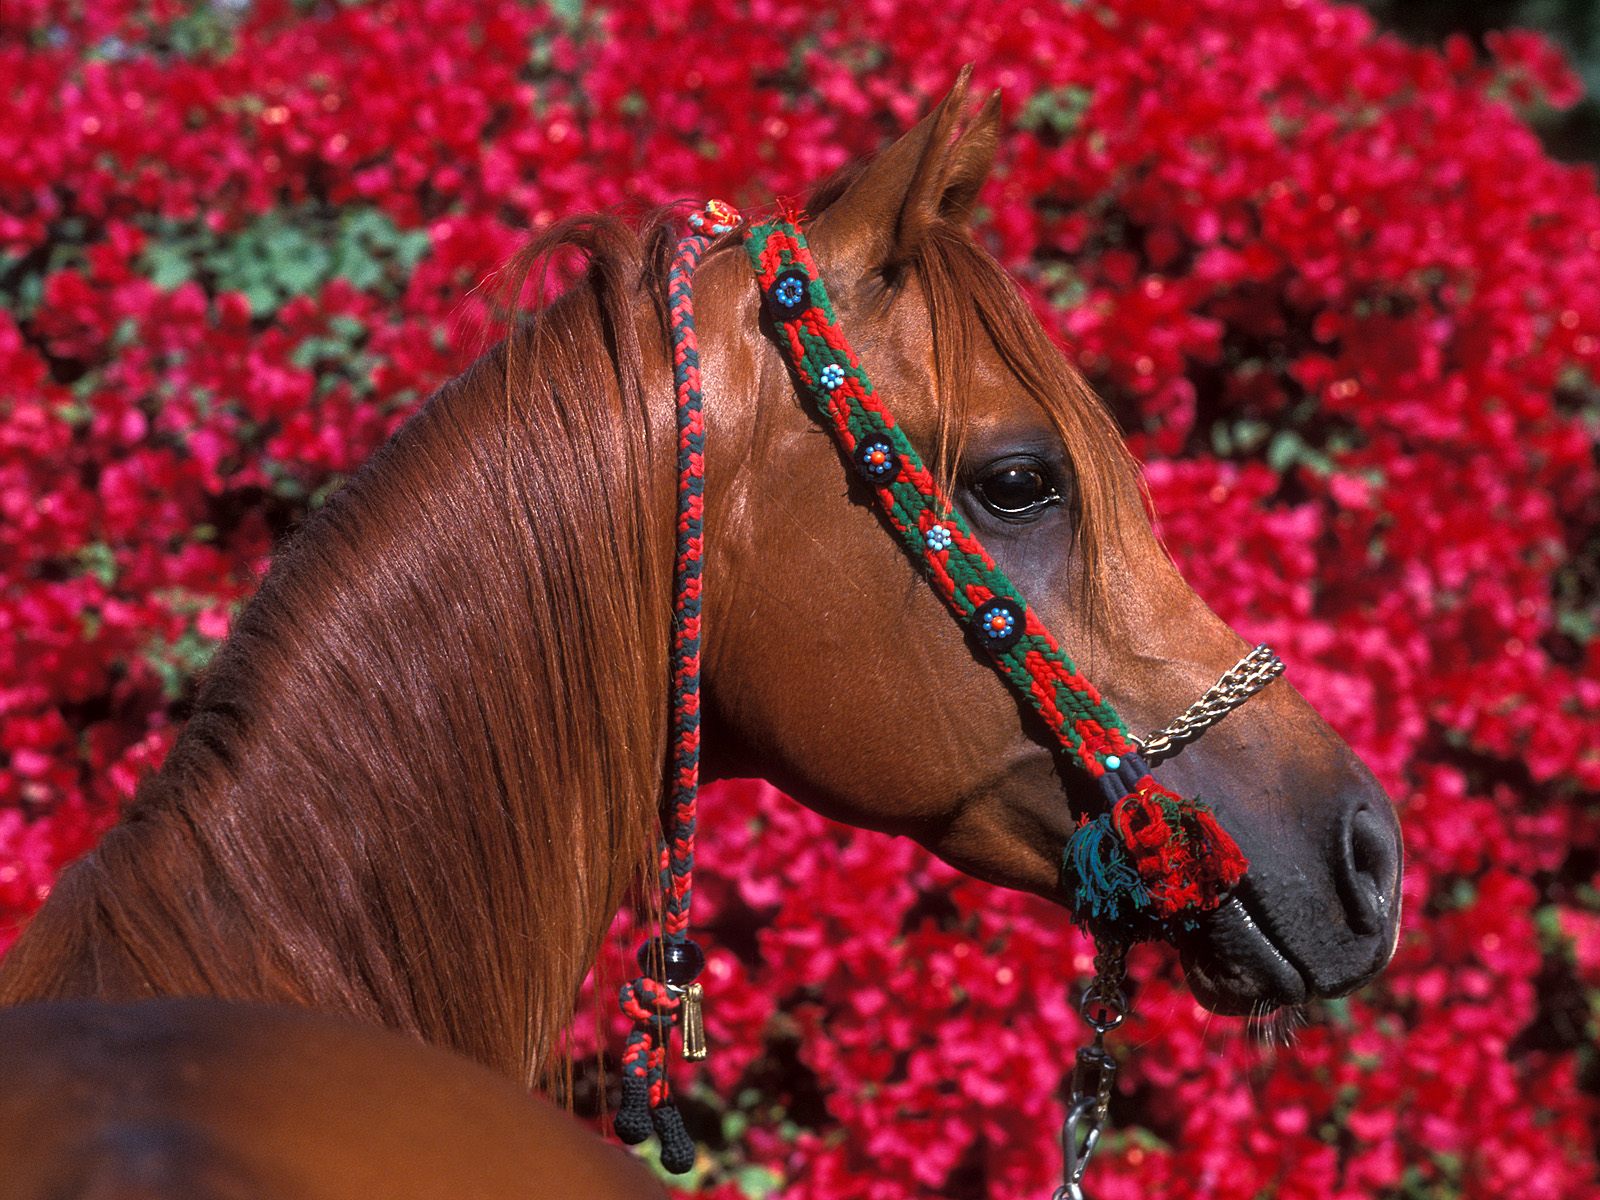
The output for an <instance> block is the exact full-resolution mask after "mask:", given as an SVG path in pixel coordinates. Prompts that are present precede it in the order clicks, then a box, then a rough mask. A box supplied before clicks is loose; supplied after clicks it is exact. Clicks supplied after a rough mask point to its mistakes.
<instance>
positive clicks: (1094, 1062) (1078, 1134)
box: [1051, 942, 1128, 1200]
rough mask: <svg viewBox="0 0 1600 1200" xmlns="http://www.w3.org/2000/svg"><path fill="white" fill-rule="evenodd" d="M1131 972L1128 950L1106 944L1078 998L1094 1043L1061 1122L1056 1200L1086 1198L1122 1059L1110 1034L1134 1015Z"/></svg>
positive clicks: (1076, 1068)
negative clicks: (1127, 986) (1128, 983)
mask: <svg viewBox="0 0 1600 1200" xmlns="http://www.w3.org/2000/svg"><path fill="white" fill-rule="evenodd" d="M1127 974H1128V948H1127V947H1126V946H1124V945H1122V944H1121V943H1118V942H1105V943H1103V944H1102V945H1101V946H1100V947H1099V948H1098V949H1097V951H1096V953H1095V956H1094V981H1093V982H1092V983H1090V984H1089V986H1088V987H1087V988H1085V989H1084V993H1083V996H1082V997H1081V998H1080V999H1079V1001H1078V1015H1079V1016H1080V1017H1082V1018H1083V1021H1084V1024H1086V1025H1088V1026H1089V1028H1090V1029H1092V1030H1094V1041H1093V1042H1091V1043H1090V1044H1089V1045H1087V1046H1083V1047H1080V1048H1079V1050H1078V1058H1077V1061H1076V1062H1075V1063H1074V1064H1073V1068H1072V1093H1071V1095H1070V1096H1069V1097H1068V1100H1067V1119H1066V1120H1065V1121H1063V1122H1062V1124H1061V1186H1060V1187H1059V1188H1057V1189H1056V1191H1055V1194H1054V1195H1053V1196H1052V1197H1051V1200H1085V1197H1084V1194H1083V1173H1084V1171H1085V1170H1086V1169H1087V1168H1088V1166H1089V1160H1090V1158H1092V1157H1093V1156H1094V1150H1095V1147H1096V1146H1097V1145H1099V1144H1100V1134H1101V1132H1102V1131H1103V1130H1104V1129H1105V1128H1106V1126H1107V1125H1108V1124H1109V1123H1110V1122H1109V1114H1110V1109H1111V1091H1112V1088H1113V1087H1114V1086H1115V1084H1116V1081H1117V1060H1116V1059H1115V1058H1113V1057H1112V1056H1111V1051H1109V1050H1107V1049H1106V1034H1108V1033H1110V1032H1111V1031H1112V1030H1113V1029H1115V1028H1116V1027H1117V1026H1118V1025H1121V1024H1122V1022H1123V1021H1125V1020H1127V1017H1128V997H1127V995H1126V994H1125V993H1124V992H1123V990H1122V981H1123V980H1124V979H1125V978H1126V977H1127Z"/></svg>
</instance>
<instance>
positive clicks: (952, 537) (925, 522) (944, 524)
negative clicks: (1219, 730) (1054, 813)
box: [745, 214, 1248, 940]
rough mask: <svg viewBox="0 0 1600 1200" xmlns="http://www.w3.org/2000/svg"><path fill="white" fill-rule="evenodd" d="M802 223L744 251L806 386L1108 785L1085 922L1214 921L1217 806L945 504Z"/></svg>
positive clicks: (978, 632)
mask: <svg viewBox="0 0 1600 1200" xmlns="http://www.w3.org/2000/svg"><path fill="white" fill-rule="evenodd" d="M792 216H793V214H786V215H785V218H782V219H779V220H775V221H770V222H768V223H766V224H762V225H756V226H753V227H751V228H750V229H749V230H748V231H747V232H746V234H745V249H746V251H747V252H748V254H749V257H750V262H751V265H752V266H753V267H754V268H755V272H756V278H757V280H758V282H759V285H760V288H761V294H762V297H763V299H764V301H765V303H766V307H767V311H768V313H769V314H770V315H771V318H772V322H773V325H774V327H775V329H776V332H777V340H778V343H779V345H780V346H781V347H782V349H783V352H784V356H785V357H786V358H787V360H788V362H789V365H790V367H791V368H792V369H793V372H794V375H795V378H796V379H797V380H798V381H799V384H800V386H801V388H802V389H803V391H804V393H805V395H806V396H807V397H808V398H809V399H810V400H811V402H812V403H813V404H814V405H815V406H816V409H817V412H818V414H819V416H820V417H821V418H822V420H823V423H824V424H825V425H826V426H827V428H828V429H829V430H830V432H831V433H832V434H833V436H834V439H835V441H836V442H837V443H838V446H839V450H840V452H841V453H842V454H843V455H844V457H845V460H846V461H847V462H848V463H849V465H850V467H851V468H852V469H853V470H854V471H855V472H856V473H857V474H858V475H859V476H860V477H861V479H862V481H863V482H864V483H865V484H866V485H867V487H868V488H869V489H870V490H871V492H872V495H873V497H874V498H875V499H876V501H877V504H878V507H879V509H880V510H881V512H882V513H883V515H884V517H885V518H886V520H887V521H888V523H889V526H890V528H891V529H893V531H894V532H895V534H896V535H897V536H898V538H899V540H900V542H901V544H902V546H903V547H904V548H905V550H906V552H907V553H908V554H910V555H911V557H912V558H913V559H914V560H915V561H916V562H917V563H918V564H919V565H920V566H921V567H922V570H923V573H924V575H925V576H926V577H927V580H928V582H929V584H930V585H931V586H932V587H933V590H934V591H935V592H936V593H938V595H939V598H940V599H941V600H943V601H944V603H945V605H946V607H948V608H949V610H950V612H951V613H952V614H953V615H954V616H955V618H956V620H957V621H959V622H960V623H961V624H962V626H963V627H964V628H965V629H966V630H967V631H968V633H969V635H970V636H971V637H972V639H973V640H974V641H975V642H977V643H978V644H979V645H980V646H982V647H983V648H984V650H985V651H987V653H988V656H989V659H990V661H991V662H992V663H993V664H994V667H995V669H996V670H997V671H998V672H999V673H1000V675H1001V677H1002V678H1003V679H1005V681H1006V682H1007V683H1008V684H1009V685H1010V686H1011V688H1012V690H1013V691H1014V692H1016V693H1017V695H1018V696H1019V697H1021V699H1022V700H1023V701H1025V702H1026V703H1027V704H1028V705H1029V706H1030V707H1032V708H1033V710H1034V711H1035V712H1037V713H1038V714H1039V716H1040V717H1041V718H1042V719H1043V721H1044V723H1045V724H1046V725H1047V726H1048V727H1049V729H1050V730H1051V732H1052V733H1053V734H1054V735H1055V737H1056V738H1057V740H1058V741H1059V742H1060V744H1061V748H1062V751H1063V752H1064V753H1065V755H1066V756H1067V758H1068V760H1069V761H1071V762H1072V763H1073V764H1074V765H1075V766H1077V767H1078V768H1079V769H1081V770H1083V771H1085V772H1087V773H1088V774H1089V775H1090V776H1092V777H1093V778H1095V779H1096V780H1097V781H1098V782H1099V784H1100V790H1101V793H1102V795H1103V797H1104V801H1105V804H1104V808H1103V810H1102V811H1101V812H1099V813H1096V814H1084V815H1083V816H1082V818H1081V819H1080V823H1079V826H1078V829H1077V831H1076V832H1075V833H1074V835H1073V837H1072V839H1071V840H1070V841H1069V843H1068V845H1067V847H1066V851H1065V854H1064V856H1063V862H1062V877H1063V884H1064V886H1065V887H1066V889H1067V891H1068V894H1069V896H1070V897H1071V898H1072V901H1073V907H1074V912H1075V915H1076V917H1077V919H1078V920H1079V921H1080V922H1081V923H1083V924H1084V925H1085V926H1086V927H1089V928H1095V927H1097V926H1098V927H1101V928H1103V929H1104V928H1106V927H1107V926H1108V925H1109V924H1112V923H1114V924H1115V926H1116V930H1117V932H1118V934H1119V936H1120V937H1121V938H1122V939H1124V940H1130V939H1134V938H1141V937H1145V938H1148V937H1153V936H1157V935H1158V934H1159V933H1160V932H1161V931H1162V928H1163V925H1164V924H1165V923H1167V922H1170V921H1172V920H1174V919H1178V920H1179V921H1184V922H1186V921H1189V920H1192V918H1193V916H1194V915H1196V914H1198V913H1201V912H1204V911H1206V910H1208V909H1213V908H1216V907H1217V906H1218V905H1220V904H1221V903H1222V902H1223V899H1224V897H1225V896H1226V893H1227V892H1228V891H1229V889H1231V888H1232V887H1233V886H1234V885H1235V884H1237V883H1238V881H1239V880H1240V879H1242V878H1243V876H1244V872H1245V869H1246V867H1247V865H1248V864H1247V863H1246V861H1245V858H1244V855H1243V854H1242V853H1241V852H1240V851H1239V848H1238V846H1237V845H1236V844H1235V843H1234V841H1233V839H1232V838H1231V837H1230V836H1229V835H1228V834H1227V832H1226V831H1225V830H1223V828H1222V827H1221V825H1219V824H1218V823H1217V821H1216V819H1215V817H1214V816H1213V815H1212V813H1211V811H1210V809H1209V807H1208V806H1207V805H1205V804H1204V803H1203V802H1202V801H1200V800H1195V799H1187V798H1184V797H1181V796H1178V795H1177V794H1175V793H1173V792H1171V791H1168V790H1167V789H1166V788H1164V787H1162V786H1161V785H1160V784H1159V783H1157V782H1156V780H1155V779H1154V778H1153V777H1152V776H1151V774H1150V772H1149V769H1148V767H1147V766H1146V764H1145V761H1144V759H1143V757H1142V756H1141V754H1140V747H1139V744H1138V743H1137V742H1136V741H1135V740H1134V738H1133V737H1132V735H1131V734H1130V733H1129V731H1128V727H1127V725H1126V724H1125V723H1124V722H1123V720H1122V718H1121V717H1120V716H1118V715H1117V712H1116V710H1115V709H1114V708H1113V707H1112V706H1111V704H1110V703H1109V702H1107V701H1106V700H1105V699H1104V698H1103V697H1102V696H1101V695H1100V692H1099V690H1098V689H1097V688H1096V687H1095V686H1094V684H1093V683H1091V682H1090V681H1089V680H1088V679H1087V678H1085V677H1084V676H1083V674H1082V673H1081V672H1080V671H1079V670H1078V668H1077V667H1076V665H1075V664H1074V663H1073V661H1072V659H1071V658H1070V657H1068V655H1067V654H1066V652H1065V651H1064V650H1062V648H1061V646H1060V644H1059V643H1058V642H1057V641H1056V639H1055V638H1054V637H1053V636H1051V633H1050V631H1049V630H1048V629H1046V628H1045V626H1044V624H1043V622H1041V621H1040V620H1039V618H1038V617H1037V616H1036V615H1035V613H1034V612H1033V610H1032V609H1031V608H1030V607H1029V606H1028V604H1027V602H1026V601H1025V600H1024V599H1023V597H1022V594H1021V593H1020V592H1019V591H1018V590H1017V588H1016V586H1015V585H1014V584H1013V583H1012V582H1011V581H1010V580H1009V579H1008V578H1007V577H1006V575H1005V573H1004V572H1002V571H1001V570H1000V569H999V567H997V566H996V565H995V562H994V560H993V559H992V558H991V557H990V556H989V554H988V552H987V551H986V550H985V549H984V548H983V545H982V543H981V542H979V540H978V538H977V535H976V534H974V533H973V532H972V530H971V528H970V527H969V526H968V525H967V522H966V520H965V519H964V518H963V517H962V515H961V513H960V512H959V511H958V510H957V509H956V507H955V506H954V505H953V504H952V503H951V502H950V500H949V498H948V497H946V496H945V495H944V493H943V491H942V490H941V489H940V487H939V485H938V483H937V482H936V480H935V479H934V477H933V475H932V474H931V473H930V472H929V470H928V468H927V466H926V465H925V464H924V463H923V461H922V458H921V456H920V455H919V454H918V453H917V450H916V448H915V447H914V446H913V445H912V444H911V441H910V439H909V438H907V437H906V435H905V433H904V432H903V431H902V430H901V429H900V427H899V426H898V425H897V424H896V423H895V420H894V417H893V416H892V415H891V414H890V412H889V410H888V408H887V407H886V406H885V404H884V403H883V402H882V400H881V399H880V398H879V396H878V395H877V394H876V392H875V391H874V389H873V386H872V381H871V380H870V379H869V378H868V377H867V373H866V371H865V369H864V368H863V367H862V365H861V362H860V360H859V359H858V358H857V357H856V353H855V351H854V349H852V347H851V345H850V342H849V340H848V339H847V338H846V337H845V334H844V330H843V329H842V328H841V327H840V325H839V320H838V316H837V314H836V313H835V312H834V308H833V305H832V303H831V301H830V300H829V298H828V292H827V289H826V288H825V287H824V286H823V282H822V278H821V275H820V274H819V272H818V270H817V265H816V262H815V260H814V259H813V258H812V256H811V251H810V248H809V247H808V246H807V245H806V239H805V235H804V233H802V232H801V229H800V226H799V223H798V220H797V219H788V218H790V217H792Z"/></svg>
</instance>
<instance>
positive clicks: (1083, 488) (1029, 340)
mask: <svg viewBox="0 0 1600 1200" xmlns="http://www.w3.org/2000/svg"><path fill="white" fill-rule="evenodd" d="M870 163H871V160H868V159H863V160H858V161H855V162H852V163H849V164H847V165H846V166H844V167H843V168H841V169H840V170H839V171H837V172H835V173H834V174H833V175H832V176H830V177H829V178H828V179H826V180H824V181H823V182H821V183H820V184H818V185H817V186H816V188H815V189H813V191H812V192H811V194H810V196H809V197H808V199H807V202H806V212H807V214H808V215H810V216H813V217H815V216H820V215H821V214H822V213H824V212H826V211H827V210H828V209H829V208H831V207H833V206H834V205H835V204H837V203H838V202H839V201H840V200H842V199H844V198H845V196H846V194H847V193H848V192H849V191H850V188H851V186H852V184H854V183H855V181H856V180H857V179H859V178H860V177H861V175H862V174H863V173H864V172H865V171H866V169H867V168H868V166H870ZM825 266H826V264H824V267H825ZM880 270H881V272H882V276H883V283H884V285H885V286H884V287H883V289H882V291H881V296H882V299H883V302H884V306H885V307H886V306H887V305H888V304H890V303H893V302H894V301H895V300H896V299H897V298H898V297H899V295H900V294H901V293H902V292H904V291H905V289H906V286H907V285H908V284H909V283H910V282H911V281H913V280H914V281H915V282H916V284H917V285H918V287H919V288H920V291H921V293H922V295H923V297H924V299H925V300H926V303H927V307H928V315H929V337H930V342H931V349H932V353H933V361H934V369H935V379H934V384H935V389H934V390H935V399H936V402H937V424H936V427H935V430H934V435H933V444H932V445H931V446H930V447H928V451H929V453H928V456H927V457H928V461H929V464H930V466H931V467H932V469H933V472H934V474H935V476H936V477H938V478H939V480H940V483H941V486H943V487H944V489H945V491H946V492H947V493H949V492H950V490H951V484H952V482H953V480H954V479H955V478H956V477H957V475H958V474H959V472H960V470H961V466H962V458H963V453H964V450H965V446H966V430H967V426H968V422H969V420H970V419H971V417H972V416H973V415H974V414H973V413H972V410H971V404H970V398H971V396H972V395H973V394H974V389H973V388H972V386H971V384H972V376H973V364H974V361H975V358H974V354H973V351H974V349H975V348H976V347H977V346H979V345H980V344H982V343H984V342H987V343H989V344H990V345H991V346H992V347H993V348H994V351H995V352H996V353H997V354H998V356H999V358H1000V360H1001V362H1002V363H1003V364H1004V366H1005V368H1006V369H1007V370H1008V371H1009V372H1010V373H1011V375H1012V376H1013V377H1014V378H1015V379H1016V380H1017V382H1018V384H1019V386H1020V387H1021V388H1022V389H1023V390H1024V391H1025V392H1026V393H1027V394H1028V396H1029V397H1031V398H1032V400H1033V401H1034V402H1035V403H1036V404H1038V405H1039V407H1040V408H1041V409H1042V410H1043V412H1044V413H1045V415H1046V417H1047V418H1048V419H1049V420H1050V422H1051V423H1052V424H1053V425H1054V426H1055V429H1056V432H1057V433H1058V435H1059V436H1060V438H1061V441H1062V445H1063V447H1064V448H1065V450H1066V453H1067V457H1068V459H1069V461H1070V462H1071V464H1072V470H1073V481H1072V482H1073V487H1074V490H1075V492H1076V495H1075V496H1074V497H1073V501H1074V506H1075V509H1076V514H1075V515H1076V521H1075V535H1076V537H1077V549H1078V554H1079V556H1080V560H1081V563H1082V568H1083V569H1082V573H1081V578H1082V581H1083V589H1084V592H1083V595H1082V596H1080V597H1079V601H1080V605H1081V606H1082V607H1083V609H1084V611H1085V612H1086V614H1087V615H1088V616H1089V617H1090V618H1091V619H1095V620H1098V619H1100V618H1103V617H1110V616H1114V614H1115V605H1114V603H1112V602H1113V600H1114V596H1113V590H1114V588H1113V585H1114V581H1115V573H1114V571H1113V569H1112V563H1113V562H1114V561H1124V562H1125V561H1127V560H1128V559H1129V558H1130V557H1132V556H1133V555H1134V554H1136V553H1138V552H1139V551H1138V550H1136V549H1134V548H1132V547H1129V546H1127V545H1126V541H1127V539H1128V537H1129V535H1130V534H1131V533H1133V532H1134V531H1138V530H1142V529H1143V528H1144V527H1145V518H1146V516H1147V515H1148V514H1147V513H1146V512H1143V511H1139V509H1140V508H1141V507H1143V505H1142V503H1141V502H1142V499H1143V492H1142V487H1143V485H1142V480H1141V478H1140V476H1139V473H1138V470H1137V467H1136V465H1135V463H1134V460H1133V457H1132V456H1131V455H1130V454H1129V453H1128V451H1127V447H1126V446H1125V445H1124V444H1123V441H1122V435H1121V432H1120V431H1119V430H1118V428H1117V425H1116V422H1115V420H1114V419H1113V418H1112V416H1111V414H1110V412H1109V411H1108V410H1107V409H1106V407H1105V405H1104V404H1103V403H1102V402H1101V401H1100V398H1099V397H1098V396H1097V395H1096V394H1095V393H1094V390H1093V389H1092V388H1091V387H1090V386H1089V385H1088V383H1087V382H1086V381H1085V380H1084V378H1083V376H1082V375H1081V374H1079V372H1078V371H1077V369H1076V368H1075V367H1074V366H1073V365H1072V363H1071V361H1070V360H1069V359H1068V357H1067V355H1066V353H1065V352H1064V348H1063V347H1062V346H1060V345H1058V344H1057V343H1056V342H1055V341H1054V340H1053V339H1052V338H1051V336H1050V334H1049V333H1048V332H1047V331H1046V329H1045V328H1044V326H1043V324H1042V323H1041V322H1040V320H1039V318H1038V317H1037V316H1036V315H1035V314H1034V312H1033V311H1032V308H1031V306H1030V305H1029V303H1028V300H1027V299H1026V298H1025V296H1024V295H1023V293H1022V291H1021V290H1020V288H1019V287H1018V285H1017V282H1016V280H1014V279H1013V278H1012V277H1011V276H1010V275H1009V274H1007V273H1006V271H1005V269H1004V268H1003V267H1001V266H1000V264H999V263H998V262H996V261H995V259H994V258H993V256H991V255H990V254H989V253H988V252H987V251H986V250H985V249H984V248H983V247H982V245H980V244H979V242H978V240H977V239H976V238H975V237H974V236H973V233H972V231H971V230H970V229H969V228H968V227H967V226H966V225H965V224H964V223H960V222H954V221H949V220H940V221H936V222H934V223H932V224H931V225H930V226H929V227H928V228H927V229H926V231H925V232H924V233H923V234H922V235H921V236H920V237H919V238H918V239H917V240H916V241H915V242H914V243H913V244H912V245H910V246H909V247H906V248H905V249H904V256H903V257H902V258H901V259H900V260H899V261H893V262H886V263H883V264H881V266H880ZM880 386H881V384H880ZM893 402H894V398H893V397H892V396H890V403H891V405H892V404H893ZM1130 505H1131V507H1132V508H1133V510H1134V511H1130Z"/></svg>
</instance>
